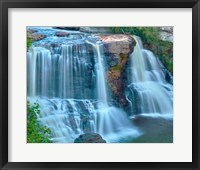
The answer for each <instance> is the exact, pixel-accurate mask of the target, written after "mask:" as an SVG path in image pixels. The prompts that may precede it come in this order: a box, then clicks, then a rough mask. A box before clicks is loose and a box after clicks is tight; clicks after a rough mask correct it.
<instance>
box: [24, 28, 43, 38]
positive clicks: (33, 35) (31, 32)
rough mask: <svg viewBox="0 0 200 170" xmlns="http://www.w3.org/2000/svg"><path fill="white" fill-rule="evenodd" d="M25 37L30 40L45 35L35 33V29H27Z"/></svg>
mask: <svg viewBox="0 0 200 170" xmlns="http://www.w3.org/2000/svg"><path fill="white" fill-rule="evenodd" d="M27 37H28V38H30V39H31V41H38V40H42V39H44V38H46V35H44V34H39V33H37V31H36V30H31V29H29V30H27Z"/></svg>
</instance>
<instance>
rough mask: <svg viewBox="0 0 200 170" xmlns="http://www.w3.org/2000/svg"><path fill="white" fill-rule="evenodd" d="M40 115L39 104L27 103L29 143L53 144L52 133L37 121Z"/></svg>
mask: <svg viewBox="0 0 200 170" xmlns="http://www.w3.org/2000/svg"><path fill="white" fill-rule="evenodd" d="M38 114H40V109H39V104H37V103H34V104H32V105H31V104H30V103H29V102H27V143H51V141H50V139H49V138H50V137H51V131H50V129H49V128H47V127H46V126H41V125H40V124H39V122H38V121H37V115H38Z"/></svg>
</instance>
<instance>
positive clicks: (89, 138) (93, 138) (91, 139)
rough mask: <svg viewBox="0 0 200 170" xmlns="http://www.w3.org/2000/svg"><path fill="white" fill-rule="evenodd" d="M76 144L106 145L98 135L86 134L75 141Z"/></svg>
mask: <svg viewBox="0 0 200 170" xmlns="http://www.w3.org/2000/svg"><path fill="white" fill-rule="evenodd" d="M74 143H106V141H105V140H104V139H103V138H102V137H101V136H100V135H99V134H97V133H85V134H82V135H80V136H79V137H78V138H76V139H75V140H74Z"/></svg>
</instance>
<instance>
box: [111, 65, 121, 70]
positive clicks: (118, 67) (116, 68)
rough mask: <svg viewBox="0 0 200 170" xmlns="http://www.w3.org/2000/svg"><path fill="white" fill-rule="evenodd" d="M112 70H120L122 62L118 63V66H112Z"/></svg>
mask: <svg viewBox="0 0 200 170" xmlns="http://www.w3.org/2000/svg"><path fill="white" fill-rule="evenodd" d="M111 69H112V71H119V70H120V69H121V66H120V64H118V65H116V66H113V67H111Z"/></svg>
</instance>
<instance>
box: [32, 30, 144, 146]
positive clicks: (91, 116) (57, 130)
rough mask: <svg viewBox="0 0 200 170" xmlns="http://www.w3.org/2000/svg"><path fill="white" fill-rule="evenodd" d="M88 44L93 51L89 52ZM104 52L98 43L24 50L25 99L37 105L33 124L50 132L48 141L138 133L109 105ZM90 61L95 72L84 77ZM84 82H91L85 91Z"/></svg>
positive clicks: (112, 139)
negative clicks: (86, 135) (92, 133)
mask: <svg viewBox="0 0 200 170" xmlns="http://www.w3.org/2000/svg"><path fill="white" fill-rule="evenodd" d="M51 34H52V33H51ZM54 39H55V40H56V38H54ZM42 44H45V41H44V42H42ZM88 45H91V46H90V48H91V49H92V50H93V53H88V50H87V48H88ZM103 54H104V53H103V45H102V44H100V43H98V42H97V43H91V42H87V43H83V44H81V45H78V44H74V43H69V44H63V45H60V46H58V47H55V48H53V49H51V50H49V49H47V48H45V47H34V46H33V47H32V48H31V49H30V50H29V52H28V96H29V97H28V100H29V101H30V102H37V103H39V105H40V109H41V113H40V115H38V121H39V122H40V123H41V124H42V125H45V126H47V127H49V128H50V130H51V132H52V136H53V138H52V139H51V140H52V142H56V143H66V142H67V143H73V142H74V139H76V138H77V137H78V136H79V135H80V134H84V133H90V132H95V133H98V134H100V135H101V136H102V137H103V138H104V139H105V140H106V141H107V142H119V141H124V140H125V139H126V138H135V137H137V136H139V135H141V132H140V131H139V130H138V129H137V128H135V127H133V125H132V123H131V122H130V121H129V119H128V117H127V115H126V113H125V112H124V111H123V110H122V109H119V108H116V107H114V106H109V104H108V95H107V86H106V77H105V74H106V71H105V63H104V62H105V57H104V55H103ZM91 57H92V58H93V59H94V66H93V68H94V70H92V71H90V70H89V73H88V65H91V64H92V61H91ZM91 72H92V73H91ZM88 81H91V82H92V83H91V84H90V86H91V87H90V88H88V89H87V87H88V86H89V85H88V84H87V83H88Z"/></svg>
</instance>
